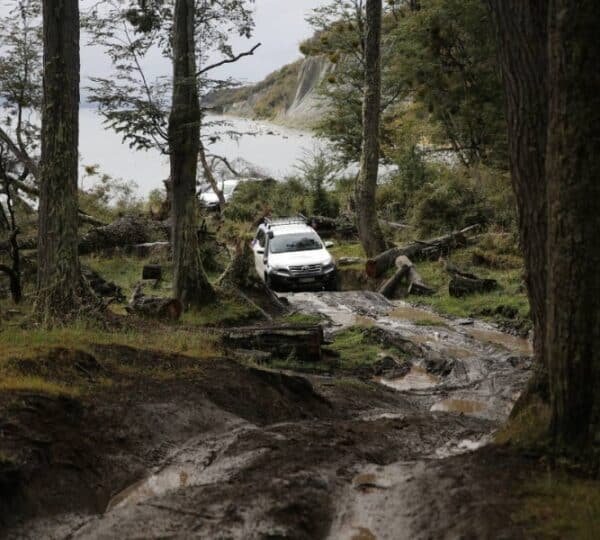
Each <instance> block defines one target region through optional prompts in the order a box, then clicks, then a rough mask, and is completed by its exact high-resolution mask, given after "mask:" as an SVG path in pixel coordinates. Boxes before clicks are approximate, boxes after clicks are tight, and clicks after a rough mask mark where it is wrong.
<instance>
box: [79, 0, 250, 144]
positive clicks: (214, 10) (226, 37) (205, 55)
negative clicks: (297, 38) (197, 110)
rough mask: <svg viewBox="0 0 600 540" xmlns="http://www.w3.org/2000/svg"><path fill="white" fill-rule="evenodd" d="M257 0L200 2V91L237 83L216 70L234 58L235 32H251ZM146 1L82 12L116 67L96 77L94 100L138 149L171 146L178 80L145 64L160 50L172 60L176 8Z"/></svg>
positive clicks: (89, 30)
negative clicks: (151, 71) (171, 115)
mask: <svg viewBox="0 0 600 540" xmlns="http://www.w3.org/2000/svg"><path fill="white" fill-rule="evenodd" d="M253 1H254V0H219V1H211V2H195V3H194V4H195V6H196V13H195V18H194V20H195V28H194V34H195V38H196V39H195V41H196V51H195V55H196V58H195V60H196V65H197V68H198V71H199V74H198V75H199V76H198V90H199V93H200V95H202V96H203V95H205V94H207V93H209V92H210V91H211V90H213V89H214V88H215V87H220V88H224V87H228V86H230V85H231V81H230V80H219V79H216V78H215V77H211V76H210V74H211V71H212V69H213V68H214V67H216V66H215V65H214V64H216V63H218V60H226V61H230V60H231V59H233V58H234V57H235V56H236V53H235V52H234V51H233V49H232V46H231V43H230V41H231V37H232V36H234V35H238V36H242V37H245V38H250V37H251V35H252V31H253V29H254V20H253V14H254V12H253V9H252V8H253V6H252V4H253ZM142 4H143V5H140V6H136V5H132V4H130V3H129V2H98V3H95V4H94V5H93V6H92V7H91V8H90V10H89V11H88V12H87V13H86V14H85V15H84V16H83V17H82V24H83V26H84V28H85V29H86V30H87V35H88V36H89V39H90V42H92V43H93V44H94V46H100V47H102V48H103V49H104V50H105V51H106V54H107V55H108V56H109V57H110V59H111V61H112V64H113V68H114V73H112V74H111V76H110V77H108V78H103V77H92V78H91V79H90V80H91V82H92V84H91V86H90V87H89V88H88V90H89V98H88V99H89V101H90V102H92V103H95V104H96V105H97V106H98V109H99V112H100V114H101V116H102V117H103V118H104V123H105V125H106V126H108V127H110V128H111V129H113V130H114V131H115V132H116V133H119V134H120V135H121V136H122V137H123V141H124V142H127V143H128V144H129V145H130V146H131V147H132V148H136V149H148V148H158V149H159V150H161V151H166V149H167V147H168V133H167V131H168V130H167V125H168V113H169V109H170V96H171V94H172V88H173V84H174V81H173V80H171V79H169V78H165V77H157V78H154V79H152V78H150V77H149V76H148V74H147V73H145V72H144V64H145V60H146V59H147V57H148V55H150V54H153V53H155V51H156V50H157V49H158V50H159V51H160V53H161V54H162V55H163V56H164V57H165V58H167V59H171V57H172V50H171V38H172V36H171V33H172V27H173V9H172V4H171V3H170V2H167V3H165V2H162V1H161V0H152V1H149V2H143V3H142ZM215 60H217V62H215ZM198 129H200V125H198Z"/></svg>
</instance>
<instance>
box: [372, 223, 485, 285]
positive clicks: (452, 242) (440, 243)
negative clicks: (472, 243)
mask: <svg viewBox="0 0 600 540" xmlns="http://www.w3.org/2000/svg"><path fill="white" fill-rule="evenodd" d="M477 228H479V225H471V226H470V227H466V228H464V229H462V230H461V231H457V232H453V233H450V234H446V235H444V236H440V237H438V238H433V239H431V240H427V241H425V242H424V241H415V242H412V243H411V244H408V245H405V246H401V247H393V248H391V249H388V250H387V251H384V252H382V253H380V254H379V255H377V256H376V257H373V258H371V259H368V260H367V262H366V264H365V272H366V273H367V275H368V276H369V277H370V278H377V277H379V276H381V275H382V274H384V273H385V272H386V271H387V270H388V269H389V268H391V267H392V266H394V263H395V261H396V259H397V258H398V257H399V256H401V255H406V256H407V257H408V258H409V259H411V260H423V259H434V258H436V257H439V256H440V255H441V254H442V253H444V252H445V251H448V250H450V249H454V248H457V247H460V246H465V245H466V243H467V240H466V237H465V235H466V234H467V233H468V232H470V231H472V230H475V229H477Z"/></svg>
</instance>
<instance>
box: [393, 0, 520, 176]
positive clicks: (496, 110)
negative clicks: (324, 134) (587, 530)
mask: <svg viewBox="0 0 600 540" xmlns="http://www.w3.org/2000/svg"><path fill="white" fill-rule="evenodd" d="M420 4H421V9H420V10H418V11H414V12H411V13H410V14H408V15H407V16H406V17H400V18H399V19H398V21H397V24H396V25H395V26H394V27H393V28H392V30H391V32H392V34H393V35H394V36H395V40H394V43H395V44H396V56H395V60H396V61H395V63H394V66H395V68H394V69H395V73H396V75H397V77H399V78H400V79H402V80H403V81H404V82H405V85H406V86H405V88H406V91H407V92H408V94H409V95H410V96H411V98H412V100H413V107H414V108H416V109H417V110H419V111H420V113H421V115H422V116H423V118H425V119H428V120H429V121H432V122H434V123H436V124H437V125H438V126H439V130H438V131H437V136H435V135H434V137H433V140H432V141H431V142H433V143H437V144H447V143H448V142H450V143H451V145H452V147H453V148H454V149H455V150H456V151H457V155H458V157H459V158H460V160H461V162H462V163H463V164H465V165H474V164H477V163H485V164H487V165H492V166H495V167H501V168H503V169H506V168H507V166H508V158H507V144H506V123H505V118H504V106H503V91H502V85H501V81H500V77H499V73H498V69H497V60H496V58H497V57H496V48H495V47H496V45H495V39H494V32H493V27H492V25H491V21H490V19H489V15H488V12H487V8H486V6H485V5H484V3H483V2H480V1H479V0H424V1H422V2H420ZM408 110H410V108H409V109H408ZM406 111H407V109H404V110H402V109H400V110H399V115H400V118H402V117H403V116H404V115H405V114H406Z"/></svg>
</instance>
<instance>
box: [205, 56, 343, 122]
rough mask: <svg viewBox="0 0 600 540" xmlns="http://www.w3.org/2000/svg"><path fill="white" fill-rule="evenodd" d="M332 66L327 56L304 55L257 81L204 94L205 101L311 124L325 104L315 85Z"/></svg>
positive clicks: (219, 108) (225, 109)
mask: <svg viewBox="0 0 600 540" xmlns="http://www.w3.org/2000/svg"><path fill="white" fill-rule="evenodd" d="M332 70H333V64H332V63H331V62H330V61H329V60H328V59H327V58H325V57H307V58H305V59H304V60H300V61H298V62H294V63H293V64H288V65H287V66H284V67H283V68H281V69H280V70H278V71H276V72H274V73H272V74H270V75H269V76H268V77H266V78H265V79H264V80H263V81H261V82H259V83H257V84H254V85H249V86H243V87H240V88H236V89H233V90H225V91H221V92H217V93H214V94H212V95H210V96H208V97H207V98H206V100H205V105H206V106H208V107H212V108H213V109H214V110H215V111H216V112H222V113H224V114H231V115H235V116H243V117H251V118H264V119H269V120H274V121H276V122H279V123H282V124H286V125H291V126H299V127H300V126H301V127H310V126H311V125H314V124H315V122H316V121H317V120H318V119H319V116H320V115H321V114H322V112H323V110H324V108H325V107H326V104H325V103H324V100H323V98H322V97H321V96H320V95H319V91H318V88H319V85H320V84H321V82H322V81H323V80H324V79H325V77H327V76H328V74H330V73H331V71H332Z"/></svg>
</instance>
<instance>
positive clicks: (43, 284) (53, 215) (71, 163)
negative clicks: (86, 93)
mask: <svg viewBox="0 0 600 540" xmlns="http://www.w3.org/2000/svg"><path fill="white" fill-rule="evenodd" d="M43 26H44V31H43V33H44V79H43V86H44V98H43V105H42V135H41V137H42V152H41V182H40V197H39V212H38V213H39V227H38V279H37V287H38V301H37V306H36V308H37V311H38V313H39V315H40V316H41V317H42V318H43V319H44V320H51V319H58V320H63V319H65V318H67V317H68V316H69V315H70V314H72V313H73V312H74V311H75V310H76V309H77V308H78V307H79V306H80V294H81V287H82V283H83V280H82V277H81V270H80V267H79V259H78V256H77V223H78V215H77V213H78V206H77V166H78V164H77V159H78V154H77V150H78V136H79V3H78V1H77V0H62V1H61V2H53V1H50V0H45V1H44V2H43Z"/></svg>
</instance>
